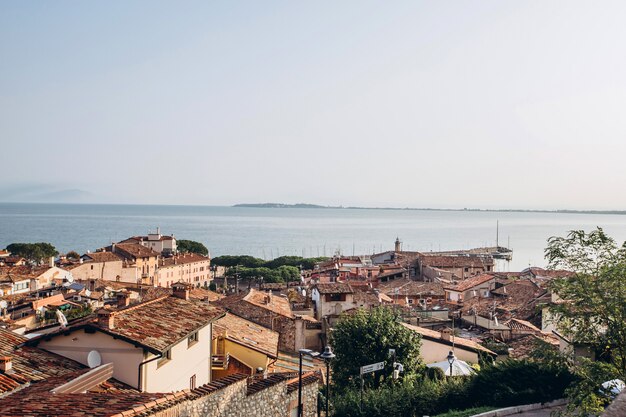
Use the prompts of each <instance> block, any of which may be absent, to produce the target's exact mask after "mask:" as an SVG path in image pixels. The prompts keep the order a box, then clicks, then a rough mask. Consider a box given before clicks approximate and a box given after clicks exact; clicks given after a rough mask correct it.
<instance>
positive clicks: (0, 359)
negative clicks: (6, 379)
mask: <svg viewBox="0 0 626 417" xmlns="http://www.w3.org/2000/svg"><path fill="white" fill-rule="evenodd" d="M0 372H3V373H5V374H10V373H12V372H13V359H12V358H11V357H10V356H0Z"/></svg>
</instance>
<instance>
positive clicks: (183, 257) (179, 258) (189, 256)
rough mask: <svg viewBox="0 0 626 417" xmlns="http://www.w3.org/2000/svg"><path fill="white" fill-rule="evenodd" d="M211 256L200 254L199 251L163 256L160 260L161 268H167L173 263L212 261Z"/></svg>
mask: <svg viewBox="0 0 626 417" xmlns="http://www.w3.org/2000/svg"><path fill="white" fill-rule="evenodd" d="M210 260H211V258H209V257H207V256H203V255H199V254H197V253H183V254H180V255H175V256H172V257H169V258H162V259H161V260H160V261H159V266H160V267H161V268H167V267H168V266H173V265H184V264H190V263H194V262H205V261H210Z"/></svg>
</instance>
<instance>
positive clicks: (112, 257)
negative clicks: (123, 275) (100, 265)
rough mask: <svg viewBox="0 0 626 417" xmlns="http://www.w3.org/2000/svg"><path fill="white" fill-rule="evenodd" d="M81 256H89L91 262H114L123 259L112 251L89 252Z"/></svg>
mask: <svg viewBox="0 0 626 417" xmlns="http://www.w3.org/2000/svg"><path fill="white" fill-rule="evenodd" d="M82 257H83V258H89V259H91V260H92V261H93V262H115V261H122V260H123V259H122V258H121V257H120V256H119V255H117V254H115V253H113V252H90V253H86V254H84V255H83V256H82Z"/></svg>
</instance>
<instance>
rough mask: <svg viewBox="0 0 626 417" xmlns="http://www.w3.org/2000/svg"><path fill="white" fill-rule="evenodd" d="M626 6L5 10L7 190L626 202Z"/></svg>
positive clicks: (602, 205)
mask: <svg viewBox="0 0 626 417" xmlns="http://www.w3.org/2000/svg"><path fill="white" fill-rule="evenodd" d="M625 17H626V3H623V2H618V1H607V2H602V5H601V7H599V5H598V4H597V3H591V2H585V1H571V2H567V3H562V2H556V1H554V2H553V1H545V2H502V1H484V2H468V3H461V2H458V3H448V2H421V1H408V0H399V1H396V2H393V3H380V2H373V1H358V2H357V1H346V2H341V3H330V2H328V3H326V2H321V3H320V2H316V3H298V4H296V3H289V2H268V3H257V2H240V1H236V2H228V3H207V2H199V1H198V2H195V1H191V2H185V3H184V4H178V3H177V4H173V3H168V2H160V1H150V2H148V1H137V2H132V3H75V2H66V1H61V2H55V3H54V4H51V3H45V2H32V3H30V2H29V3H24V2H14V3H10V2H5V3H3V4H1V5H0V39H2V41H0V53H1V54H2V56H3V60H2V62H0V137H2V152H3V155H4V157H5V158H4V161H3V164H2V166H0V178H1V179H2V181H0V201H3V202H18V201H19V202H59V203H68V202H69V203H99V204H174V205H209V206H229V205H233V204H237V203H264V202H276V203H287V204H294V203H310V204H319V205H329V206H359V207H411V208H463V207H467V208H480V209H538V210H544V209H549V210H555V209H573V210H622V209H626V195H625V194H624V193H620V192H619V189H621V186H620V184H624V183H626V170H625V169H623V161H622V159H623V155H625V154H626V141H625V140H624V139H623V138H624V137H626V135H625V134H626V118H624V117H623V109H626V84H625V83H624V82H623V80H624V75H623V74H626V56H625V55H624V54H623V50H624V48H623V45H622V43H623V42H622V40H623V39H626V26H625V25H624V24H623V21H624V18H625Z"/></svg>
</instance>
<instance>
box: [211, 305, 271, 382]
mask: <svg viewBox="0 0 626 417" xmlns="http://www.w3.org/2000/svg"><path fill="white" fill-rule="evenodd" d="M278 336H279V335H278V332H275V331H273V330H270V329H267V328H265V327H262V326H259V325H257V324H255V323H253V322H251V321H248V320H246V319H243V318H241V317H239V316H236V315H234V314H232V313H227V314H226V315H225V316H224V317H222V318H220V319H219V320H218V321H216V322H215V324H214V327H213V344H212V366H211V369H212V374H213V378H221V377H224V376H226V375H230V374H234V373H245V374H248V375H254V374H255V373H261V372H265V371H266V370H267V368H268V367H269V365H270V364H271V363H272V362H274V361H276V359H277V357H278Z"/></svg>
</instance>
